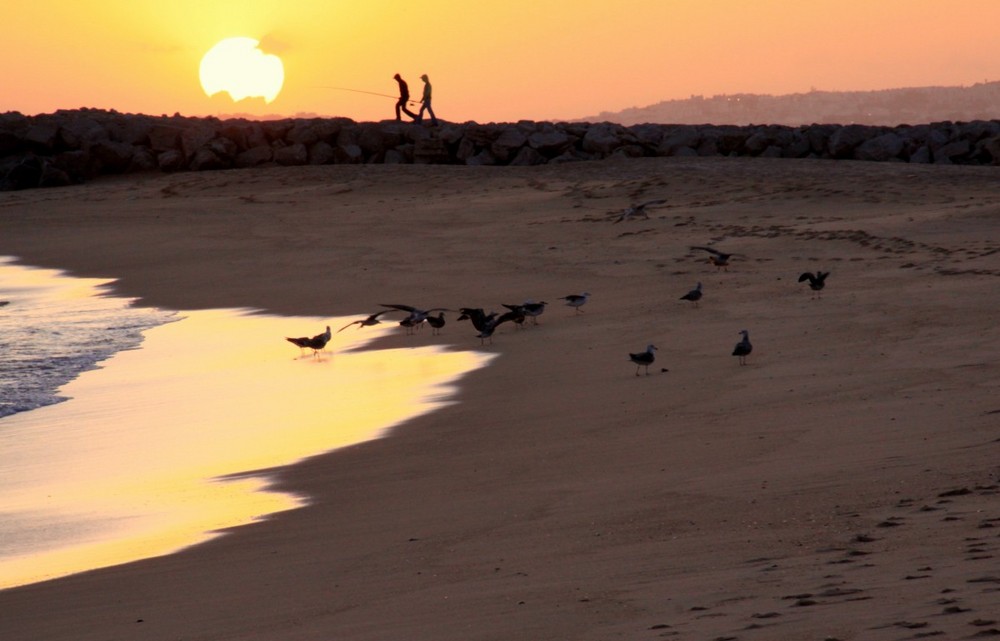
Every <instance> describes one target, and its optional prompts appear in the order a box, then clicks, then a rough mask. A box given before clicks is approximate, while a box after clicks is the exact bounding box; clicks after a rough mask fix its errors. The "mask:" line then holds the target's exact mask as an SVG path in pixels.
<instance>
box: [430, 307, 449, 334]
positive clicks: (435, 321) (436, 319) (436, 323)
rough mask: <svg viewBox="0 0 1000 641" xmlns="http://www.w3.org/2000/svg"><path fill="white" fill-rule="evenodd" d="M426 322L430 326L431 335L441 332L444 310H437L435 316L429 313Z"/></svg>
mask: <svg viewBox="0 0 1000 641" xmlns="http://www.w3.org/2000/svg"><path fill="white" fill-rule="evenodd" d="M426 320H427V324H428V325H430V326H431V336H434V335H437V334H440V333H441V328H443V327H444V323H445V320H444V312H438V315H437V316H434V315H429V316H428V317H427V319H426Z"/></svg>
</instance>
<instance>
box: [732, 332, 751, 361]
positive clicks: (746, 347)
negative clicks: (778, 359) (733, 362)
mask: <svg viewBox="0 0 1000 641" xmlns="http://www.w3.org/2000/svg"><path fill="white" fill-rule="evenodd" d="M740 334H742V335H743V340H741V341H740V342H738V343H736V347H734V348H733V356H739V358H740V365H746V364H747V356H748V355H749V354H750V352H752V351H753V345H751V344H750V332H748V331H747V330H745V329H741V330H740Z"/></svg>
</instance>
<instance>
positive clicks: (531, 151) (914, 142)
mask: <svg viewBox="0 0 1000 641" xmlns="http://www.w3.org/2000/svg"><path fill="white" fill-rule="evenodd" d="M650 156H744V157H769V158H822V159H851V160H867V161H882V162H919V163H941V164H969V165H1000V120H980V121H972V122H950V121H944V122H937V123H931V124H923V125H898V126H894V127H889V126H874V125H858V124H851V125H843V126H841V125H830V124H814V125H804V126H797V127H792V126H785V125H747V126H737V125H676V124H663V125H659V124H649V123H646V124H640V125H632V126H628V127H626V126H623V125H618V124H612V123H607V122H600V123H580V122H573V123H568V122H559V123H552V122H533V121H520V122H517V123H489V124H480V123H475V122H467V123H443V122H442V123H440V124H439V125H438V126H436V127H433V128H428V127H425V126H423V125H421V124H417V123H402V122H396V121H382V122H361V123H359V122H354V121H353V120H349V119H346V118H287V119H282V120H269V121H254V120H246V119H241V118H234V119H226V120H220V119H218V118H188V117H183V116H180V115H174V116H148V115H142V114H122V113H118V112H116V111H102V110H95V109H80V110H72V111H57V112H55V113H52V114H41V115H36V116H25V115H22V114H20V113H16V112H9V113H5V114H0V189H3V190H11V189H29V188H35V187H52V186H60V185H70V184H75V183H81V182H84V181H87V180H90V179H92V178H95V177H97V176H101V175H106V174H120V173H130V172H141V171H155V170H158V171H164V172H179V171H207V170H225V169H240V168H248V167H261V166H275V165H284V166H293V165H307V164H311V165H324V164H362V163H371V164H374V163H394V164H399V163H419V164H462V165H521V166H526V165H540V164H545V163H563V162H579V161H586V160H599V159H603V158H609V157H627V158H636V157H650Z"/></svg>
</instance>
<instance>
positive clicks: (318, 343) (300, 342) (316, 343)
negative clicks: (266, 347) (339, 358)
mask: <svg viewBox="0 0 1000 641" xmlns="http://www.w3.org/2000/svg"><path fill="white" fill-rule="evenodd" d="M285 340H286V341H288V342H289V343H291V344H292V345H295V346H296V347H298V348H299V351H300V352H301V351H302V350H304V349H306V348H307V347H308V348H309V349H311V350H312V351H313V356H317V355H319V351H320V350H321V349H323V348H324V347H326V344H327V343H329V342H330V326H329V325H327V326H326V331H325V332H323V333H322V334H316V335H315V336H313V337H312V338H308V337H306V336H302V337H300V338H288V337H287V336H286V337H285Z"/></svg>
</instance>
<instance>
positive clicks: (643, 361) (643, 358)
mask: <svg viewBox="0 0 1000 641" xmlns="http://www.w3.org/2000/svg"><path fill="white" fill-rule="evenodd" d="M655 351H656V345H647V346H646V351H645V352H639V353H638V354H632V353H629V355H628V358H629V360H630V361H632V362H633V363H635V375H636V376H638V375H639V368H640V367H645V368H646V376H649V366H650V365H652V364H653V361H655V360H656V356H655V355H654V354H653V352H655Z"/></svg>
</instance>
